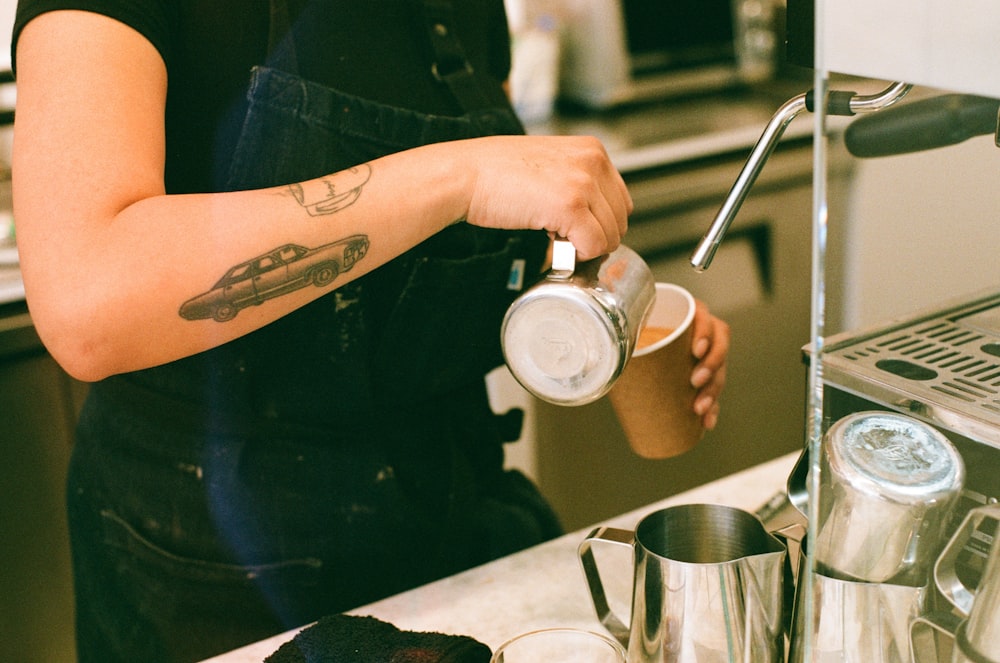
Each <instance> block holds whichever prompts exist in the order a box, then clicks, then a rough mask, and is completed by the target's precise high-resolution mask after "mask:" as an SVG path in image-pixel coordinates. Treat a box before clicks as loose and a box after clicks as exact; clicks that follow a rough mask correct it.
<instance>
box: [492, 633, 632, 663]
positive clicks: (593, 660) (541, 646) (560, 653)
mask: <svg viewBox="0 0 1000 663" xmlns="http://www.w3.org/2000/svg"><path fill="white" fill-rule="evenodd" d="M490 663H625V650H624V649H623V648H622V646H621V645H619V644H618V643H617V642H615V641H614V640H612V639H611V638H608V637H606V636H603V635H601V634H600V633H594V632H593V631H585V630H582V629H576V628H549V629H541V630H538V631H530V632H528V633H524V634H522V635H519V636H517V637H515V638H513V639H511V640H508V641H507V642H505V643H504V644H502V645H500V647H498V648H497V650H496V652H494V653H493V658H491V659H490Z"/></svg>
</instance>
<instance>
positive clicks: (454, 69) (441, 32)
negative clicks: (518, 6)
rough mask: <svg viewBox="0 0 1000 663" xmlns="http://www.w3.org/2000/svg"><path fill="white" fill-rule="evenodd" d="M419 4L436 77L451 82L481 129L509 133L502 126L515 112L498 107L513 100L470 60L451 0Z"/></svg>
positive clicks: (426, 0)
mask: <svg viewBox="0 0 1000 663" xmlns="http://www.w3.org/2000/svg"><path fill="white" fill-rule="evenodd" d="M419 4H420V6H421V9H422V14H423V19H424V28H425V30H426V33H427V38H428V42H429V43H430V46H431V51H432V55H433V58H434V62H433V63H432V64H431V72H432V73H433V74H434V77H435V78H436V79H437V80H439V81H441V82H442V83H444V84H445V85H447V86H448V89H449V90H450V91H451V94H452V96H453V97H454V98H455V101H457V102H458V105H459V106H460V107H461V108H462V110H463V111H464V112H465V113H466V115H467V116H468V117H469V119H470V120H472V122H474V123H475V124H476V125H478V126H479V127H480V129H482V130H483V131H484V132H488V133H507V132H508V130H505V129H504V128H503V127H504V125H505V124H506V125H507V126H508V127H509V125H510V122H509V120H510V117H509V116H512V115H513V113H512V112H510V113H509V114H508V113H501V112H499V109H508V108H509V104H510V102H509V100H508V99H507V97H506V95H505V94H503V93H502V90H501V89H500V87H499V86H498V85H496V83H495V82H494V81H489V80H486V79H485V77H484V75H483V74H482V73H481V72H477V71H476V69H475V67H473V66H472V63H470V62H469V58H468V57H467V56H466V54H465V49H464V48H462V43H461V42H460V41H459V38H458V30H457V28H456V24H455V15H454V12H453V10H452V2H451V0H420V2H419ZM494 90H495V92H494ZM491 92H492V93H491ZM501 115H504V118H503V119H501V117H500V116H501ZM523 131H524V130H523V128H522V127H520V126H519V123H518V126H517V127H514V128H510V129H509V132H510V133H523Z"/></svg>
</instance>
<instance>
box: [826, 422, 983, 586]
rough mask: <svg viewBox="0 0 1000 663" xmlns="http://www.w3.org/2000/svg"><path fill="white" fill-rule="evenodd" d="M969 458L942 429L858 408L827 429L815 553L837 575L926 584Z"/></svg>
mask: <svg viewBox="0 0 1000 663" xmlns="http://www.w3.org/2000/svg"><path fill="white" fill-rule="evenodd" d="M964 480H965V464H964V462H963V461H962V457H961V455H959V453H958V450H957V449H956V448H955V447H954V445H953V444H952V443H951V442H950V441H949V440H948V438H946V437H945V436H944V435H942V434H941V433H940V432H939V431H938V430H936V429H935V428H933V427H931V426H928V425H926V424H924V423H923V422H921V421H918V420H916V419H913V418H912V417H907V416H904V415H901V414H896V413H892V412H878V411H872V412H857V413H855V414H851V415H848V416H846V417H844V418H843V419H840V420H839V421H837V422H836V423H834V424H833V425H832V426H831V427H830V430H829V431H827V434H826V438H825V439H824V442H823V452H822V455H821V456H820V483H821V485H820V490H819V522H818V523H817V537H816V542H815V548H814V550H813V553H814V554H815V559H816V564H817V568H818V569H819V570H820V571H821V572H822V573H823V574H824V575H826V576H828V577H830V578H840V579H842V580H853V581H859V582H870V583H893V584H897V585H908V586H914V587H915V586H921V585H925V584H927V583H928V581H929V580H930V575H931V574H930V571H931V566H932V565H933V563H934V559H935V557H936V556H937V553H938V551H939V550H940V547H941V544H940V542H941V541H942V539H943V535H944V530H943V528H944V526H945V524H946V523H947V521H948V518H949V516H950V515H951V510H952V508H953V506H954V504H955V501H956V500H957V498H958V495H959V492H960V491H961V489H962V485H963V483H964Z"/></svg>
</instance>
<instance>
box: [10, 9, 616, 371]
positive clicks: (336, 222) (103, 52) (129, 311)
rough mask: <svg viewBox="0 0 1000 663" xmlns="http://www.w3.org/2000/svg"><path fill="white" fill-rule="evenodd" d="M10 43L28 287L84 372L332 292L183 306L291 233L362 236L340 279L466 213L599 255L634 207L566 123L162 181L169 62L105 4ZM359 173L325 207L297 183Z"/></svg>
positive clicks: (215, 341)
mask: <svg viewBox="0 0 1000 663" xmlns="http://www.w3.org/2000/svg"><path fill="white" fill-rule="evenodd" d="M17 58H18V114H17V123H16V128H15V132H16V135H17V139H16V140H15V147H14V170H13V172H14V213H15V218H16V220H17V232H18V245H19V250H20V253H21V262H22V271H23V273H24V278H25V287H26V291H27V294H28V302H29V306H30V309H31V313H32V318H33V320H34V321H35V324H36V327H37V329H38V331H39V334H40V335H41V337H42V339H43V341H44V342H45V344H46V346H47V347H48V349H49V350H50V352H51V353H52V354H53V356H54V357H55V358H56V359H57V360H58V361H59V362H60V363H61V364H62V365H63V366H64V368H66V370H67V371H69V372H70V373H71V374H73V375H75V376H76V377H78V378H81V379H84V380H94V379H100V378H102V377H105V376H107V375H111V374H114V373H120V372H125V371H130V370H136V369H140V368H144V367H148V366H153V365H157V364H160V363H164V362H168V361H171V360H174V359H177V358H180V357H184V356H188V355H191V354H194V353H197V352H200V351H202V350H205V349H208V348H211V347H214V346H216V345H219V344H221V343H224V342H226V341H229V340H231V339H233V338H236V337H238V336H241V335H243V334H246V333H248V332H251V331H253V330H254V329H257V328H259V327H261V326H263V325H265V324H267V323H269V322H271V321H273V320H275V319H277V318H279V317H281V316H283V315H286V314H287V313H289V312H291V311H293V310H295V309H296V308H299V307H301V306H302V305H304V304H306V303H308V302H309V301H311V300H312V299H315V298H316V297H318V296H320V295H322V294H324V293H325V292H328V291H329V289H328V288H301V289H298V290H295V291H294V292H289V293H287V294H284V295H282V296H280V297H277V298H275V299H273V300H270V301H268V302H267V303H266V305H264V306H259V307H253V308H251V309H247V310H246V311H244V312H241V313H240V315H239V316H237V317H236V318H234V319H233V320H230V321H228V322H225V323H224V324H223V323H219V322H217V321H215V320H213V319H198V320H191V319H187V318H185V317H183V316H181V315H179V310H180V308H181V305H182V304H183V303H184V302H186V301H188V300H190V299H191V298H192V297H195V296H196V295H198V294H200V293H203V292H205V291H207V290H209V289H210V288H211V287H212V285H213V284H215V283H216V282H217V281H218V280H219V278H220V277H221V276H222V275H223V274H224V273H226V271H227V270H229V269H230V268H232V267H235V266H238V265H240V264H241V263H244V262H245V261H248V260H251V259H252V258H254V257H256V256H260V255H262V254H265V253H267V252H268V251H272V250H274V249H276V248H277V247H281V246H283V245H285V244H289V243H294V244H296V245H300V246H304V247H309V248H314V247H320V246H324V245H328V244H331V243H335V242H338V241H340V240H343V239H345V238H348V237H352V236H358V235H360V236H363V237H365V238H367V240H368V242H369V249H368V251H367V253H366V255H365V256H364V257H363V258H362V259H361V260H360V261H358V263H357V265H355V266H354V267H352V268H351V269H350V270H349V271H345V272H344V273H342V274H340V275H339V276H338V277H337V279H336V280H335V281H334V282H333V284H332V285H331V286H330V288H335V287H338V286H340V285H342V284H343V283H346V282H348V281H350V280H351V279H354V278H357V277H359V276H361V275H363V274H365V273H366V272H368V271H371V270H372V269H374V268H375V267H378V266H379V265H381V264H383V263H385V262H387V261H389V260H391V259H392V258H394V257H396V256H397V255H399V254H400V253H402V252H404V251H406V250H407V249H409V248H411V247H413V246H415V245H416V244H418V243H420V242H421V241H423V240H424V239H426V238H427V237H429V236H431V235H433V234H434V233H436V232H438V231H440V230H441V229H442V228H444V227H445V226H447V225H449V224H451V223H454V222H456V221H457V220H461V219H466V220H467V221H468V222H469V223H473V224H476V225H482V226H489V227H497V228H508V229H514V228H532V229H544V230H548V231H550V232H552V233H555V234H560V235H563V236H566V237H568V238H569V239H570V240H571V241H573V243H574V244H575V246H576V247H577V249H578V251H579V252H580V254H581V256H582V257H584V258H586V257H593V256H596V255H599V254H602V253H605V252H607V251H609V250H612V249H613V248H614V247H615V246H617V244H618V242H619V241H620V238H621V235H622V234H623V233H624V232H625V228H626V219H627V216H628V214H629V212H631V208H632V203H631V199H630V198H629V195H628V192H627V191H626V189H625V185H624V183H623V182H622V180H621V177H620V176H619V175H618V173H617V172H615V170H614V168H613V167H612V166H611V164H610V162H609V160H608V158H607V155H606V153H605V152H604V150H603V148H602V147H601V146H600V144H599V143H598V142H597V141H596V140H594V139H590V138H570V137H563V138H556V137H549V138H540V137H524V136H513V137H490V138H483V139H474V140H466V141H455V142H451V143H442V144H438V145H431V146H426V147H422V148H418V149H414V150H409V151H406V152H402V153H399V154H395V155H391V156H388V157H384V158H382V159H378V160H375V161H373V162H371V163H369V164H364V165H359V167H360V172H361V174H360V175H359V170H358V169H355V170H354V171H353V172H352V171H345V172H342V173H332V174H330V175H328V176H326V177H324V178H320V179H318V180H314V181H311V182H306V183H296V184H290V185H286V186H279V187H275V188H271V189H264V190H258V191H245V192H235V193H224V194H198V195H166V194H165V192H164V184H163V167H164V154H165V146H164V138H163V134H164V127H163V112H164V103H165V98H166V89H167V80H166V79H167V76H166V70H165V67H164V64H163V61H162V59H161V58H160V56H159V54H158V53H157V51H156V50H155V49H154V48H153V46H152V45H151V44H150V43H149V42H148V41H146V40H145V39H144V38H143V37H142V36H141V35H139V34H138V33H136V32H135V31H133V30H132V29H131V28H129V27H127V26H124V25H123V24H121V23H118V22H116V21H114V20H112V19H109V18H107V17H103V16H100V15H96V14H91V13H87V12H77V11H59V12H50V13H47V14H43V15H41V16H40V17H38V18H36V19H35V20H33V21H32V22H31V23H30V24H29V25H28V26H27V27H26V28H25V30H24V32H23V33H22V35H21V39H20V41H19V42H18V53H17ZM362 180H363V182H362ZM358 182H361V185H360V186H359V187H358V188H357V195H356V196H354V197H353V198H351V197H348V198H347V199H343V200H340V201H339V202H337V201H334V202H333V203H332V204H330V205H326V206H324V205H318V206H316V205H312V206H311V202H312V198H310V197H309V196H308V195H306V193H307V192H310V191H316V190H321V189H323V188H325V189H327V190H329V191H331V192H336V191H341V190H343V189H344V188H351V186H353V185H356V184H358ZM401 200H404V201H407V203H406V205H405V206H404V205H400V204H399V201H401Z"/></svg>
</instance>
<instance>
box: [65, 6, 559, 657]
mask: <svg viewBox="0 0 1000 663" xmlns="http://www.w3.org/2000/svg"><path fill="white" fill-rule="evenodd" d="M448 11H449V8H448V5H447V3H442V2H436V1H431V2H428V3H427V7H426V12H427V13H426V14H425V16H426V19H427V26H428V29H429V34H431V35H432V37H431V41H432V43H433V47H434V51H435V52H436V53H437V57H438V60H439V61H438V63H437V71H438V73H439V75H440V76H441V78H442V81H443V84H449V85H450V86H451V88H452V89H453V90H454V91H455V93H456V96H457V97H458V98H459V100H460V101H461V102H462V103H463V104H465V107H466V108H467V109H468V110H469V112H468V113H467V114H466V115H464V116H461V117H441V116H428V115H423V114H420V113H415V112H412V111H409V110H406V109H399V108H392V107H388V106H384V105H380V104H377V103H373V102H371V101H367V100H363V99H358V98H355V97H352V96H350V95H346V94H342V93H340V92H338V91H336V90H332V89H329V88H326V87H323V86H319V85H317V84H315V83H312V82H310V81H307V80H303V79H302V78H300V77H299V76H298V75H297V73H296V56H295V44H294V39H293V38H291V39H290V38H287V36H288V35H292V34H293V33H292V32H291V31H290V30H289V29H288V28H289V27H290V26H289V25H288V24H287V23H286V21H287V9H286V8H285V6H284V2H283V1H282V0H272V36H273V37H272V46H273V48H272V53H273V58H272V60H271V61H269V62H268V64H267V66H261V67H258V68H256V69H255V70H254V71H253V73H252V78H251V82H250V85H249V90H248V99H249V110H248V111H247V113H246V117H245V120H244V125H243V131H242V135H241V139H240V142H239V145H238V149H237V150H236V153H235V154H234V155H233V159H232V163H231V166H230V169H229V172H230V174H229V180H228V183H227V188H228V189H232V190H238V189H253V188H260V187H268V186H275V185H281V184H287V183H292V182H298V181H302V180H307V179H311V178H314V177H318V176H321V175H325V174H329V173H333V172H336V171H339V170H342V169H344V168H348V167H351V166H355V165H358V164H361V163H364V162H366V161H370V160H373V159H376V158H378V157H380V156H383V155H386V154H390V153H393V152H397V151H400V150H405V149H409V148H413V147H416V146H419V145H423V144H428V143H434V142H441V141H446V140H453V139H460V138H469V137H475V136H480V135H485V134H496V133H520V132H521V131H522V129H521V127H520V124H519V123H518V122H517V119H516V117H515V116H514V114H513V112H512V111H511V110H510V107H509V106H508V105H507V104H506V103H505V102H502V100H501V102H502V104H503V105H500V106H496V105H494V104H495V103H496V102H497V100H498V97H497V93H498V92H499V88H496V89H488V88H484V87H483V86H482V85H481V83H479V82H478V81H476V80H475V76H474V72H471V71H470V70H469V69H468V68H467V67H465V66H464V65H463V63H462V62H461V58H460V55H461V46H460V44H457V43H454V42H452V41H451V40H450V39H444V40H443V41H442V40H440V39H438V37H440V36H441V31H440V30H437V29H436V27H437V26H438V25H439V24H440V23H441V22H442V21H444V22H447V20H448V18H449V16H448ZM444 32H445V34H447V33H448V31H447V30H445V31H444ZM433 35H437V37H434V36H433ZM456 53H458V54H459V58H458V59H457V60H456V59H454V58H455V57H456V56H455V54H456ZM470 78H472V79H473V80H470ZM399 204H400V205H401V206H405V205H407V201H405V200H400V201H399ZM290 234H291V235H292V236H294V228H293V227H292V229H291V230H290ZM546 243H547V239H546V238H545V236H544V235H543V234H540V233H535V232H510V231H495V230H485V229H480V228H475V227H473V226H470V225H467V224H464V223H463V224H457V225H454V226H451V227H449V228H448V229H447V230H445V231H443V232H441V233H439V234H438V235H436V236H435V237H433V238H432V239H430V240H428V241H427V242H425V243H423V244H421V245H420V246H418V247H416V248H414V249H413V250H411V251H409V252H407V253H406V254H404V255H403V256H401V257H400V258H398V259H396V260H394V261H392V262H391V263H389V264H387V265H385V266H383V267H380V268H378V269H376V270H374V271H373V272H371V273H370V274H368V275H366V276H364V277H362V278H360V279H358V280H356V281H353V282H351V283H349V284H347V285H344V286H341V287H339V288H337V289H336V290H334V291H332V292H331V293H329V294H327V295H325V296H323V297H321V298H319V299H317V300H316V301H314V302H313V303H311V304H309V305H307V306H305V307H303V308H302V309H300V310H299V311H296V312H295V313H293V314H290V315H288V316H286V317H284V318H282V319H280V320H278V321H276V322H275V323H273V324H271V325H268V326H267V327H265V328H262V329H260V330H258V331H257V332H254V333H252V334H249V335H247V336H245V337H243V338H240V339H237V340H236V341H233V342H231V343H228V344H226V345H224V346H221V347H219V348H216V349H213V350H210V351H207V352H204V353H201V354H199V355H197V356H194V357H190V358H187V359H183V360H180V361H178V362H173V363H171V364H169V365H166V366H162V367H157V368H153V369H149V370H146V371H140V372H137V373H133V374H129V375H126V376H118V377H115V378H111V379H108V380H105V381H103V382H101V383H98V384H95V385H93V386H92V389H91V394H90V397H89V398H88V402H87V404H86V406H85V408H84V412H83V414H82V417H81V421H80V424H79V427H78V442H77V445H76V447H75V448H74V454H73V460H72V463H71V470H70V482H69V508H70V520H71V533H72V539H73V555H74V573H75V578H76V591H77V598H78V639H79V641H80V650H81V651H80V657H81V658H80V661H81V663H86V661H88V660H100V661H105V662H107V661H114V660H118V658H116V655H117V656H120V658H121V660H143V661H158V660H195V659H198V658H202V657H205V656H208V655H210V654H212V653H216V652H218V651H223V650H225V649H228V648H232V647H235V646H237V645H238V644H241V643H244V642H248V641H252V640H255V639H259V638H261V637H264V636H266V635H268V634H271V633H275V632H279V631H281V630H283V629H288V628H292V627H295V626H298V625H301V624H304V623H308V622H310V621H312V620H315V619H317V618H318V617H320V616H322V615H324V614H329V613H332V612H339V611H342V610H346V609H350V608H352V607H356V606H358V605H362V604H365V603H368V602H371V601H373V600H376V599H378V598H381V597H384V596H387V595H390V594H393V593H396V592H399V591H402V590H404V589H407V588H410V587H413V586H416V585H418V584H422V583H424V582H427V581H430V580H432V579H435V578H438V577H442V576H444V575H448V574H451V573H454V572H457V571H459V570H462V569H464V568H468V567H471V566H473V565H476V564H480V563H482V562H485V561H488V560H489V559H493V558H495V557H498V556H501V555H503V554H507V553H509V552H513V551H515V550H518V549H521V548H524V547H527V546H529V545H532V544H535V543H539V542H541V541H543V540H545V539H547V538H551V537H552V536H555V535H557V534H558V533H559V532H560V529H559V525H558V522H557V520H556V518H555V516H554V515H553V513H552V512H551V510H550V509H549V508H548V506H547V505H546V504H545V502H544V500H542V499H541V497H540V496H539V495H538V493H537V491H536V490H535V488H534V486H533V485H531V483H530V482H529V481H527V480H526V479H525V478H524V477H523V476H521V475H519V474H517V473H512V472H504V471H503V469H502V463H503V452H502V444H503V442H504V441H509V440H512V439H515V438H516V437H517V434H518V429H519V425H520V421H519V419H518V418H517V417H516V416H513V417H497V416H496V415H494V414H493V413H492V412H491V411H490V409H489V405H488V402H487V396H486V391H485V386H484V383H483V376H484V374H485V373H486V372H487V371H489V370H490V369H491V368H493V367H495V366H497V365H499V364H500V363H501V361H502V357H501V354H500V349H499V329H500V322H501V320H502V317H503V313H504V312H505V310H506V307H507V305H508V304H509V303H510V301H511V300H512V299H513V298H514V297H515V296H516V295H517V290H516V288H515V289H512V288H511V287H509V284H510V283H511V282H512V274H515V275H525V274H537V273H539V271H540V268H541V263H542V260H543V257H544V252H545V247H546ZM262 248H263V250H266V249H268V248H270V247H262ZM518 280H519V279H518V278H514V279H513V281H515V282H516V281H518ZM265 305H266V304H265ZM198 324H204V323H198ZM216 324H225V323H216ZM116 652H117V654H116ZM91 657H93V658H91Z"/></svg>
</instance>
